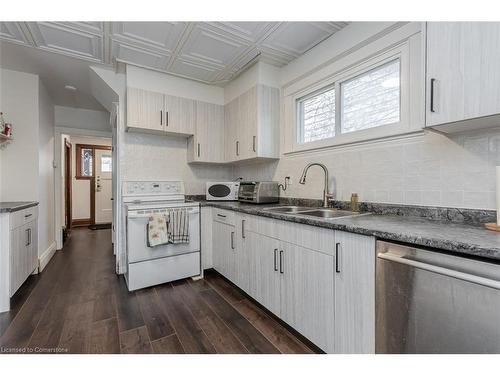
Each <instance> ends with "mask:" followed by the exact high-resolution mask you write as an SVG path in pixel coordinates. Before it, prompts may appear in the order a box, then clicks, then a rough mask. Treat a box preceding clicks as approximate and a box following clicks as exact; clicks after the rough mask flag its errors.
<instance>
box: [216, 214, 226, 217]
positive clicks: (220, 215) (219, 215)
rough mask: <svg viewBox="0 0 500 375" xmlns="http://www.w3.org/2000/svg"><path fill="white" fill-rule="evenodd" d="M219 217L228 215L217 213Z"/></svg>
mask: <svg viewBox="0 0 500 375" xmlns="http://www.w3.org/2000/svg"><path fill="white" fill-rule="evenodd" d="M217 216H218V217H226V215H222V214H217Z"/></svg>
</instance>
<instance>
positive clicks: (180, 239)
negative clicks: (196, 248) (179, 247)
mask: <svg viewBox="0 0 500 375" xmlns="http://www.w3.org/2000/svg"><path fill="white" fill-rule="evenodd" d="M167 228H168V229H167V230H168V242H170V243H173V244H178V243H189V215H188V211H187V209H185V208H176V209H173V210H170V211H168V220H167Z"/></svg>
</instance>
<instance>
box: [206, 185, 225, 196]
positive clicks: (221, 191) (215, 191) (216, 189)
mask: <svg viewBox="0 0 500 375" xmlns="http://www.w3.org/2000/svg"><path fill="white" fill-rule="evenodd" d="M208 193H209V194H210V195H211V196H212V197H215V198H224V197H227V196H229V194H230V193H231V189H230V188H229V187H228V186H226V185H220V184H219V185H212V186H210V187H209V188H208Z"/></svg>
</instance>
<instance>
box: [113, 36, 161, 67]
mask: <svg viewBox="0 0 500 375" xmlns="http://www.w3.org/2000/svg"><path fill="white" fill-rule="evenodd" d="M111 53H112V55H113V57H114V58H116V59H118V60H120V61H123V62H128V63H131V64H137V65H141V66H143V67H151V68H155V69H160V70H164V69H165V68H166V66H167V63H168V60H169V58H170V55H168V54H167V53H157V52H154V51H151V50H144V49H141V48H137V47H135V46H132V45H129V44H127V43H123V42H119V41H116V40H113V41H112V43H111Z"/></svg>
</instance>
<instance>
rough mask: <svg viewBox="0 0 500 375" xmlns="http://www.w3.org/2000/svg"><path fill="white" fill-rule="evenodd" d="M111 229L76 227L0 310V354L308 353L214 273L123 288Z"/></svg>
mask: <svg viewBox="0 0 500 375" xmlns="http://www.w3.org/2000/svg"><path fill="white" fill-rule="evenodd" d="M110 237H111V233H110V230H107V229H106V230H96V231H92V230H88V229H75V230H73V231H72V233H71V237H70V238H69V240H68V241H67V243H66V245H65V246H64V249H63V251H58V252H57V253H56V255H55V256H54V257H53V259H52V260H51V262H50V263H49V265H48V266H47V267H46V268H45V270H44V271H43V272H42V273H41V274H39V275H33V276H30V278H29V279H28V280H27V281H26V283H25V284H24V285H23V286H22V287H21V289H20V290H19V291H18V292H17V293H16V294H15V295H14V297H13V298H12V303H11V304H12V309H11V311H9V312H7V313H1V314H0V349H1V351H0V352H1V353H9V352H10V353H12V352H14V353H15V352H20V353H40V352H41V353H273V354H274V353H288V354H298V353H313V352H314V351H313V349H311V347H310V346H308V345H307V344H306V343H305V342H303V341H301V338H300V337H299V336H298V335H296V334H294V333H293V332H292V331H291V330H289V329H288V328H287V327H286V326H285V325H283V324H282V323H281V322H280V321H279V320H277V319H275V318H274V317H273V316H271V315H270V314H268V313H267V312H266V311H265V310H264V309H262V308H261V307H260V306H258V305H257V304H256V303H254V302H253V301H252V300H251V299H250V298H248V297H247V296H246V295H245V294H244V293H242V292H241V291H240V290H239V289H238V288H236V287H235V286H233V285H232V284H231V283H229V282H228V281H226V280H225V279H224V278H223V277H221V276H220V275H219V274H217V273H216V272H207V273H206V274H205V279H204V280H200V281H193V280H191V279H186V280H180V281H176V282H172V283H166V284H162V285H159V286H156V287H152V288H147V289H142V290H139V291H136V292H132V293H130V292H128V290H127V287H126V284H125V280H124V278H123V277H122V276H117V275H116V274H115V271H114V269H115V264H114V263H115V261H114V256H113V254H112V248H111V238H110Z"/></svg>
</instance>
